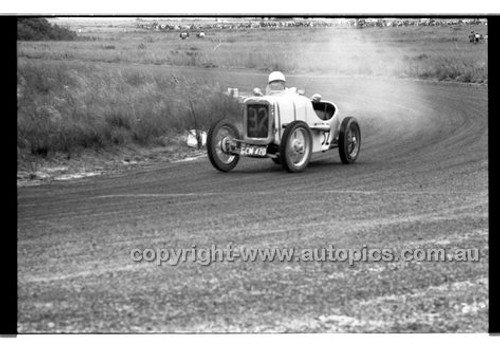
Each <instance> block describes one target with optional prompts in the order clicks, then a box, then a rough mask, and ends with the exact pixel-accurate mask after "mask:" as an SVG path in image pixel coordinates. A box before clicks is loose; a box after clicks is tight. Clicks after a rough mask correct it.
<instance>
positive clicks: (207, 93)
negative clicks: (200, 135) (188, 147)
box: [18, 59, 239, 157]
mask: <svg viewBox="0 0 500 352" xmlns="http://www.w3.org/2000/svg"><path fill="white" fill-rule="evenodd" d="M187 97H196V101H195V102H194V104H195V105H194V106H195V110H196V116H197V119H198V120H199V121H198V124H199V126H200V127H201V128H204V129H207V128H208V126H209V125H210V124H211V123H212V122H213V121H215V120H217V119H219V118H223V117H234V116H236V115H237V114H238V113H239V106H238V105H237V103H236V102H234V101H232V100H231V99H230V98H228V97H227V96H225V95H224V94H222V91H221V89H218V87H214V86H213V85H209V84H208V83H206V82H197V81H196V79H195V78H193V77H182V76H174V75H167V74H164V75H158V74H157V73H155V74H153V73H152V72H150V71H148V69H147V68H141V67H138V68H133V69H130V68H129V69H123V68H120V67H115V68H109V67H103V66H101V65H98V64H93V63H77V62H64V63H61V62H54V61H50V60H49V61H45V60H37V61H32V60H25V59H20V60H19V63H18V104H19V108H18V147H19V148H20V149H21V150H29V151H31V153H33V154H39V155H42V156H46V155H47V154H48V153H50V152H65V153H67V155H68V157H70V156H71V153H72V152H74V151H75V150H78V149H81V148H95V149H100V148H103V147H106V146H110V145H125V144H129V143H137V144H141V145H148V144H155V145H162V144H165V143H167V138H168V136H171V135H175V134H179V133H182V132H183V131H185V130H187V129H190V128H193V127H194V122H193V116H192V111H191V108H190V105H189V100H188V99H187Z"/></svg>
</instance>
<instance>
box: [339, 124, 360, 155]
mask: <svg viewBox="0 0 500 352" xmlns="http://www.w3.org/2000/svg"><path fill="white" fill-rule="evenodd" d="M360 148H361V129H360V128H359V124H358V121H357V120H356V119H355V118H354V117H346V118H345V119H344V120H343V121H342V124H341V126H340V133H339V154H340V159H341V160H342V163H344V164H352V163H354V162H355V161H356V159H357V158H358V155H359V150H360Z"/></svg>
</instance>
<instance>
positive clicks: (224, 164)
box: [207, 120, 240, 172]
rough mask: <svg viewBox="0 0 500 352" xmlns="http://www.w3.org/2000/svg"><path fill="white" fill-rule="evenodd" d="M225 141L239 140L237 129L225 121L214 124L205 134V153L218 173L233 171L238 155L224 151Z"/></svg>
mask: <svg viewBox="0 0 500 352" xmlns="http://www.w3.org/2000/svg"><path fill="white" fill-rule="evenodd" d="M227 139H240V134H239V132H238V129H237V128H236V127H235V126H234V125H233V124H231V123H230V122H228V121H226V120H220V121H218V122H216V123H214V124H213V125H212V126H211V127H210V129H209V130H208V134H207V153H208V158H209V159H210V162H211V163H212V165H213V166H214V167H215V168H216V169H217V170H220V171H223V172H228V171H231V170H232V169H234V167H235V166H236V164H238V161H239V160H240V157H239V155H234V154H230V153H227V152H226V151H224V146H223V145H224V143H225V141H226V140H227Z"/></svg>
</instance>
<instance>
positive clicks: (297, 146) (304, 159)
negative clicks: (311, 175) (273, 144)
mask: <svg viewBox="0 0 500 352" xmlns="http://www.w3.org/2000/svg"><path fill="white" fill-rule="evenodd" d="M311 153H312V135H311V130H310V129H309V126H307V124H306V123H305V122H303V121H294V122H292V123H290V124H289V125H288V126H287V127H286V128H285V132H284V133H283V137H282V138H281V145H280V159H281V163H282V165H283V168H284V169H285V170H286V171H288V172H301V171H303V170H304V169H305V168H306V167H307V165H308V164H309V160H310V159H311Z"/></svg>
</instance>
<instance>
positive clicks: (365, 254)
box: [130, 244, 481, 266]
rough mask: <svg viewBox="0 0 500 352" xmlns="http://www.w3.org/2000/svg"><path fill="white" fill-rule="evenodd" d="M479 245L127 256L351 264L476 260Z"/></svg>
mask: <svg viewBox="0 0 500 352" xmlns="http://www.w3.org/2000/svg"><path fill="white" fill-rule="evenodd" d="M480 257H481V251H480V250H479V249H478V248H450V249H445V248H404V249H391V248H369V247H368V246H362V247H361V248H355V249H353V248H350V249H345V248H336V247H335V246H334V245H329V246H327V247H323V248H300V249H299V248H252V247H246V246H236V245H233V244H228V245H227V246H226V247H218V246H216V245H212V246H210V247H203V248H198V247H197V246H196V245H193V246H191V248H134V249H132V250H131V251H130V258H131V259H132V261H134V262H145V263H154V264H156V265H158V266H160V265H163V264H166V265H169V266H177V265H179V264H183V263H197V264H199V265H202V266H208V265H211V264H213V263H222V262H228V263H232V262H236V261H242V262H247V263H255V262H267V263H273V262H280V263H290V262H297V263H299V262H306V263H307V262H332V263H347V264H348V265H350V266H353V265H354V264H356V263H361V262H375V263H376V262H387V263H393V262H400V261H401V262H457V263H460V262H479V261H480V259H481V258H480Z"/></svg>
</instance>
